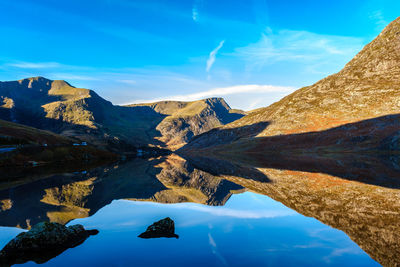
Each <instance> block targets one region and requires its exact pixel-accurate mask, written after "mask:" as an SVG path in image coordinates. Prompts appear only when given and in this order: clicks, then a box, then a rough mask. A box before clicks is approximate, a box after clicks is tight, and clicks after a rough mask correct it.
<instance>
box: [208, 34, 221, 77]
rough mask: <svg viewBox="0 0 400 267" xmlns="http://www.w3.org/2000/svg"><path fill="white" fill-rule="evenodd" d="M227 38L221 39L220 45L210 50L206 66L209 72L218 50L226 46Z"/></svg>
mask: <svg viewBox="0 0 400 267" xmlns="http://www.w3.org/2000/svg"><path fill="white" fill-rule="evenodd" d="M224 43H225V40H223V41H221V42H220V43H219V45H218V46H217V47H216V48H215V49H214V50H213V51H211V52H210V55H209V56H208V60H207V66H206V71H207V72H209V71H210V69H211V67H212V66H213V65H214V62H215V59H216V57H217V54H218V51H219V50H220V49H221V48H222V46H224Z"/></svg>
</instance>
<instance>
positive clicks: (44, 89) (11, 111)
mask: <svg viewBox="0 0 400 267" xmlns="http://www.w3.org/2000/svg"><path fill="white" fill-rule="evenodd" d="M242 116H243V115H242V114H241V113H240V112H236V111H232V110H231V109H230V107H229V106H228V105H227V104H226V102H225V101H224V100H223V99H221V98H210V99H205V100H201V101H195V102H176V101H164V102H158V103H153V104H142V105H140V104H139V105H130V106H117V105H113V104H112V103H111V102H109V101H106V100H105V99H103V98H101V97H100V96H99V95H97V94H96V93H95V92H94V91H92V90H88V89H82V88H75V87H73V86H72V85H70V84H69V83H67V82H66V81H62V80H55V81H53V80H49V79H46V78H43V77H34V78H27V79H23V80H19V81H10V82H0V119H3V120H8V121H13V122H18V123H21V124H25V125H29V126H32V127H36V128H39V129H44V130H50V131H53V132H55V133H58V134H61V135H64V136H67V137H74V138H78V139H80V140H82V141H86V142H88V143H91V144H94V145H97V146H101V147H105V148H109V149H114V150H121V149H125V150H133V149H135V148H137V147H147V146H153V147H154V146H157V147H163V148H175V147H179V146H182V145H184V144H185V143H186V142H187V141H189V140H190V139H191V137H193V136H195V135H197V134H200V133H203V132H205V131H207V130H210V129H211V128H213V127H217V126H221V125H223V124H226V123H229V122H232V121H234V120H235V119H238V118H240V117H242Z"/></svg>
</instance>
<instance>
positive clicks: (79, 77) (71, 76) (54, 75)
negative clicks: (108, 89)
mask: <svg viewBox="0 0 400 267" xmlns="http://www.w3.org/2000/svg"><path fill="white" fill-rule="evenodd" d="M51 78H55V79H61V80H79V81H99V80H101V79H100V78H98V77H93V76H85V75H75V74H69V73H52V74H51Z"/></svg>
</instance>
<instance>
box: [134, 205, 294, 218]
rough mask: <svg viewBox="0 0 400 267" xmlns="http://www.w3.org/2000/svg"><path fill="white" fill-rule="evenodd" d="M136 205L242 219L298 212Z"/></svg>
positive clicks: (287, 210) (201, 206)
mask: <svg viewBox="0 0 400 267" xmlns="http://www.w3.org/2000/svg"><path fill="white" fill-rule="evenodd" d="M135 205H152V206H159V205H166V206H169V208H171V209H186V210H192V211H198V212H205V213H208V214H211V215H214V216H224V217H233V218H241V219H262V218H277V217H286V216H293V215H296V214H298V213H297V212H295V211H293V210H289V209H285V210H241V209H232V208H225V207H212V206H204V205H200V204H193V203H180V204H159V203H152V202H135Z"/></svg>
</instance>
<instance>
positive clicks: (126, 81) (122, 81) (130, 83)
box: [117, 80, 137, 85]
mask: <svg viewBox="0 0 400 267" xmlns="http://www.w3.org/2000/svg"><path fill="white" fill-rule="evenodd" d="M117 82H120V83H125V84H128V85H136V84H137V81H136V80H117Z"/></svg>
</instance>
